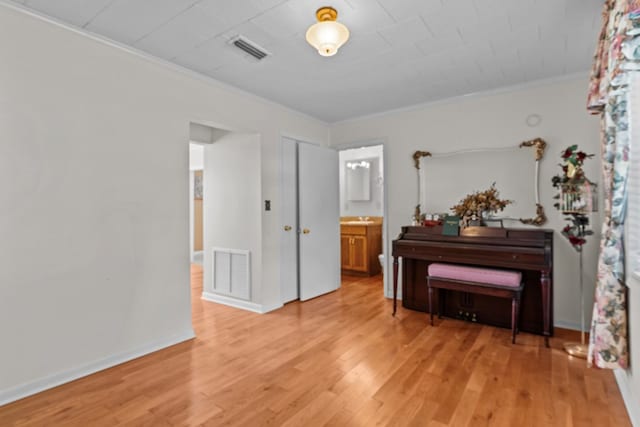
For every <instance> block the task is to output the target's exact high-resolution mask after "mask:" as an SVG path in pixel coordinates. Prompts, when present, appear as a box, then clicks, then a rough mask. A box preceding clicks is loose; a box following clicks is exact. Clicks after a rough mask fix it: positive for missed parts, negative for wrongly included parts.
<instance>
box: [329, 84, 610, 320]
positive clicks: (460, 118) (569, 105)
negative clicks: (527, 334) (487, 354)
mask: <svg viewBox="0 0 640 427" xmlns="http://www.w3.org/2000/svg"><path fill="white" fill-rule="evenodd" d="M586 92H587V79H586V76H585V77H575V78H572V79H568V80H565V81H560V82H555V83H546V84H536V85H534V86H531V87H525V88H520V89H513V90H509V91H505V92H501V93H494V94H485V95H477V96H472V97H463V98H458V99H453V100H450V101H446V102H441V103H435V104H432V105H425V106H422V107H419V108H415V109H410V110H405V111H398V112H391V113H387V114H383V115H376V116H372V117H367V118H362V119H356V120H350V121H346V122H342V123H337V124H334V125H333V126H332V127H331V144H332V145H336V146H339V145H342V144H348V143H353V142H356V141H368V140H376V139H377V140H380V139H382V140H386V141H387V147H388V148H387V150H386V152H385V156H386V157H387V159H386V160H387V173H386V176H387V185H388V187H387V188H388V193H389V194H388V204H389V205H388V221H389V236H388V237H390V239H388V240H387V241H388V242H389V243H388V245H389V246H388V253H391V251H390V249H391V248H390V245H391V239H394V238H395V237H396V236H397V233H398V232H399V231H400V227H401V226H403V225H407V224H410V222H411V217H412V215H413V211H414V208H415V205H416V204H417V200H416V199H417V196H416V192H417V181H416V171H415V169H414V167H413V161H412V158H411V155H412V154H413V152H414V151H416V150H428V151H434V152H450V151H455V150H462V149H467V148H473V147H505V146H510V145H514V144H516V143H519V142H521V141H524V140H528V139H532V138H534V137H542V138H544V139H545V140H546V141H547V142H548V143H549V148H548V150H547V153H546V156H545V158H544V159H543V160H542V162H541V170H540V190H541V200H542V204H543V205H544V206H545V208H546V212H547V216H548V217H549V222H548V223H547V225H546V227H548V228H553V229H555V230H556V231H558V230H560V229H561V228H562V227H563V226H564V225H565V222H564V221H563V219H562V216H561V215H560V214H559V213H558V211H556V210H555V208H554V207H553V199H552V197H553V195H554V189H553V188H552V187H551V182H550V180H551V176H553V175H555V174H556V173H558V172H559V167H558V166H557V164H558V163H559V160H560V152H561V150H563V149H564V148H565V147H567V146H569V145H571V144H579V146H580V148H581V149H583V150H585V151H587V152H589V153H594V154H598V153H599V152H600V148H599V122H598V118H596V117H593V116H589V115H588V114H587V112H586V110H585V99H586ZM530 114H539V115H540V116H541V117H542V123H541V124H540V125H539V126H537V127H534V128H532V127H529V126H527V124H526V122H525V119H526V117H527V116H529V115H530ZM599 170H600V162H599V160H597V158H596V159H594V160H590V161H588V162H587V167H586V173H587V175H588V176H589V177H590V178H591V179H592V180H595V181H600V175H599ZM465 178H470V177H465V176H464V171H461V179H465ZM474 189H475V188H473V187H472V186H470V188H469V191H472V190H474ZM595 222H596V223H598V222H599V215H596V217H595ZM598 242H599V236H597V235H596V236H593V237H591V238H590V239H589V243H588V245H587V247H586V250H585V283H586V284H587V285H586V290H585V295H586V298H587V301H588V302H587V304H586V305H587V310H586V312H587V321H588V320H589V315H590V306H591V303H590V301H592V295H593V287H594V283H595V272H596V256H597V247H598ZM554 250H555V257H554V292H555V293H554V299H555V301H554V321H555V324H556V325H559V326H565V327H572V328H578V327H579V324H580V304H579V292H578V289H579V288H578V271H577V269H578V256H577V253H576V252H575V251H574V250H573V248H572V247H571V246H570V244H569V243H568V242H567V241H566V239H564V238H563V237H562V236H561V235H560V234H559V233H556V234H555V247H554ZM390 262H391V260H387V271H390V266H391V264H390ZM587 325H588V323H587Z"/></svg>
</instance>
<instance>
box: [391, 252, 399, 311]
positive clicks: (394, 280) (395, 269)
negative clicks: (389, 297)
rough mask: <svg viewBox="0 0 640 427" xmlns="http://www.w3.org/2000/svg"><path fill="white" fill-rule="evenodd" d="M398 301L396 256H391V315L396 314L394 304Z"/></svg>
mask: <svg viewBox="0 0 640 427" xmlns="http://www.w3.org/2000/svg"><path fill="white" fill-rule="evenodd" d="M397 301H398V257H397V256H394V257H393V314H392V315H393V316H395V315H396V304H397Z"/></svg>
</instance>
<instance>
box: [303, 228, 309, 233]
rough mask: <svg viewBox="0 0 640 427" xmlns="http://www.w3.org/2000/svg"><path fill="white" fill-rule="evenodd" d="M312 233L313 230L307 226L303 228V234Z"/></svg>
mask: <svg viewBox="0 0 640 427" xmlns="http://www.w3.org/2000/svg"><path fill="white" fill-rule="evenodd" d="M309 233H311V230H309V229H308V228H305V229H303V230H302V234H309Z"/></svg>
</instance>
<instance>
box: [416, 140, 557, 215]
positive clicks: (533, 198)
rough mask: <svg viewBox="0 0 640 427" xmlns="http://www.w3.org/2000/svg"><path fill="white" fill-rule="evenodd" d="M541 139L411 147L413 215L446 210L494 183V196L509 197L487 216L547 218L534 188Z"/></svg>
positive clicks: (543, 148)
mask: <svg viewBox="0 0 640 427" xmlns="http://www.w3.org/2000/svg"><path fill="white" fill-rule="evenodd" d="M546 147H547V143H546V142H545V141H544V140H542V139H541V138H536V139H533V140H531V141H525V142H523V143H521V144H519V145H514V146H511V147H502V148H480V149H470V150H461V151H454V152H448V153H431V152H428V151H416V152H415V153H414V155H413V161H414V166H415V168H416V172H417V175H418V195H417V196H418V203H417V206H416V210H415V213H414V218H415V219H416V220H417V221H418V222H420V221H421V219H422V214H423V213H427V214H444V213H447V214H451V207H452V206H454V205H456V204H458V202H460V200H461V199H463V198H465V196H466V195H468V194H470V193H474V192H476V191H480V190H484V189H487V188H489V187H491V185H492V184H494V183H495V186H496V188H497V189H498V190H499V192H500V197H501V198H503V199H508V200H511V201H512V203H511V204H509V205H508V206H507V207H506V208H505V209H504V211H503V212H501V213H500V215H498V216H494V217H492V219H495V220H501V221H518V222H521V223H523V224H531V225H537V226H541V225H543V224H544V223H546V221H547V218H546V216H545V213H544V208H543V207H542V205H541V204H540V195H539V191H538V178H539V164H540V160H541V159H542V157H543V156H544V152H545V149H546Z"/></svg>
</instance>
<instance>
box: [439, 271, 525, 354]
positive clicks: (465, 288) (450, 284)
mask: <svg viewBox="0 0 640 427" xmlns="http://www.w3.org/2000/svg"><path fill="white" fill-rule="evenodd" d="M427 286H428V288H429V315H430V316H429V318H430V321H431V326H433V305H432V303H433V290H434V289H444V290H450V291H458V292H467V293H471V294H478V295H487V296H491V297H497V298H506V299H510V300H511V343H512V344H515V343H516V333H517V332H518V312H519V306H520V295H521V294H522V289H523V288H524V285H523V284H520V286H518V287H508V286H497V285H491V284H488V283H479V282H466V281H464V280H453V279H446V278H442V277H436V276H427ZM443 297H444V295H443V296H442V297H441V298H440V301H439V302H442V300H444V298H443ZM438 306H439V307H440V310H439V312H438V314H439V315H440V317H442V314H443V312H444V306H440V304H438Z"/></svg>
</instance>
